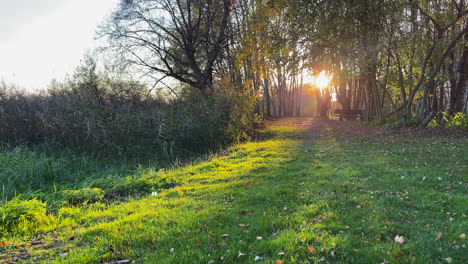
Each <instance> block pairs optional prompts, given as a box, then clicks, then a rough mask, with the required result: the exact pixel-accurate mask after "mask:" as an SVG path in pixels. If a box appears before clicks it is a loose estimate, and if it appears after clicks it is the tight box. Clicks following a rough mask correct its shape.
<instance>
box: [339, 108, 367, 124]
mask: <svg viewBox="0 0 468 264" xmlns="http://www.w3.org/2000/svg"><path fill="white" fill-rule="evenodd" d="M334 114H335V115H339V116H340V121H343V120H358V119H361V118H362V110H345V109H336V110H335V112H334Z"/></svg>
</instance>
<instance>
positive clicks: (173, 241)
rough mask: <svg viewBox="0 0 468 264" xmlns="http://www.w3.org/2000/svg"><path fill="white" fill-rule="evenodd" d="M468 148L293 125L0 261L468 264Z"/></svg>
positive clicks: (28, 239)
mask: <svg viewBox="0 0 468 264" xmlns="http://www.w3.org/2000/svg"><path fill="white" fill-rule="evenodd" d="M289 121H291V122H299V123H300V122H302V123H307V122H318V121H311V120H309V119H295V120H289ZM281 124H283V125H281ZM466 149H468V141H467V139H466V137H450V136H446V137H444V136H437V137H432V136H411V135H406V136H402V135H397V134H388V135H373V134H363V135H356V134H345V133H342V132H340V131H332V130H330V129H329V125H327V124H326V123H325V124H317V125H316V126H313V128H312V129H311V130H309V129H307V128H305V127H293V126H292V125H291V124H290V123H288V120H287V121H286V122H281V123H279V124H278V125H272V126H269V127H267V128H266V129H265V130H264V131H262V133H261V134H260V136H259V140H258V141H256V142H250V143H245V144H240V145H238V146H235V147H232V148H231V149H230V151H229V153H228V154H226V153H227V152H225V153H224V154H222V155H219V156H215V157H211V158H209V159H207V160H206V161H200V162H194V163H193V164H189V165H187V166H184V167H179V168H174V169H171V170H167V171H160V170H157V169H154V170H151V169H145V170H141V171H138V172H134V175H132V176H129V177H128V178H127V182H126V184H121V188H124V186H126V185H129V186H133V185H132V184H134V185H137V186H140V185H138V184H143V186H150V187H151V188H136V189H138V190H143V191H141V192H139V193H138V194H139V196H125V197H126V198H125V199H117V200H116V199H111V200H102V201H101V202H95V203H84V204H79V205H71V204H64V205H63V206H61V207H60V208H59V209H57V211H56V212H55V213H49V214H48V215H47V218H48V220H47V221H45V224H44V225H42V227H41V228H36V229H34V230H35V231H34V232H30V233H29V234H28V232H23V233H20V232H16V233H15V231H14V230H13V231H10V232H4V233H2V234H0V241H2V242H1V243H2V244H0V245H3V246H1V247H0V261H2V260H3V261H5V262H7V261H18V262H22V261H23V262H32V261H37V262H43V263H54V262H55V263H99V262H104V263H106V262H107V263H112V262H113V261H116V260H125V259H130V260H132V261H134V262H135V263H275V261H280V260H281V261H283V262H284V263H385V262H387V263H448V262H449V261H451V262H452V263H466V261H467V258H466V255H467V249H466V238H464V235H463V234H466V233H467V232H468V230H467V229H468V227H467V226H468V221H467V216H466V215H467V214H468V202H467V198H468V193H467V191H466V190H467V182H466V179H467V176H468V171H467V167H466V166H467V165H466V164H468V153H467V152H466ZM104 181H106V180H104ZM116 182H117V181H114V183H116ZM134 182H139V183H138V184H135V183H134ZM161 183H164V184H166V185H164V184H161ZM167 183H171V184H172V185H167ZM145 184H146V185H145ZM105 186H108V185H105ZM171 186H174V187H171ZM91 187H95V186H91ZM132 188H133V187H132ZM108 189H109V190H108V192H111V191H112V190H111V188H110V187H109V186H108ZM155 192H157V194H156V193H155ZM130 193H131V192H130ZM151 193H153V194H154V195H151ZM23 227H24V226H23ZM397 235H399V236H403V237H404V240H405V242H404V243H403V244H399V243H396V242H395V240H394V238H395V236H397ZM465 236H466V235H465ZM7 242H8V243H7ZM25 252H27V253H25ZM256 258H257V261H255V259H256ZM21 259H23V260H21ZM276 263H281V262H276Z"/></svg>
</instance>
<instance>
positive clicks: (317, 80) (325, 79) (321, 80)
mask: <svg viewBox="0 0 468 264" xmlns="http://www.w3.org/2000/svg"><path fill="white" fill-rule="evenodd" d="M313 80H314V81H313V83H314V85H315V86H317V87H318V88H320V89H323V88H325V87H327V86H328V84H330V81H331V78H330V76H328V75H327V74H326V73H325V72H324V71H322V72H320V74H319V75H318V76H314V77H313Z"/></svg>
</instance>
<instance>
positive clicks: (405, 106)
mask: <svg viewBox="0 0 468 264" xmlns="http://www.w3.org/2000/svg"><path fill="white" fill-rule="evenodd" d="M467 31H468V8H467V4H466V2H465V1H463V0H458V1H456V0H383V1H373V0H338V1H327V0H275V1H271V0H220V1H214V0H152V1H149V0H125V1H122V2H121V4H120V6H119V8H118V9H116V10H115V11H114V13H113V15H112V16H111V17H110V18H109V19H108V20H107V22H106V23H105V24H103V25H102V27H101V29H100V31H99V35H100V36H101V37H107V39H108V40H109V47H108V49H110V50H113V51H115V52H116V53H115V54H119V56H121V57H122V58H123V59H124V61H126V62H128V63H129V64H130V65H132V66H133V67H139V68H141V69H144V70H145V73H146V74H147V75H148V76H149V77H150V78H152V79H153V80H154V82H155V83H158V82H160V81H161V80H163V79H165V78H173V79H175V80H178V81H180V82H182V83H186V84H188V85H189V86H190V87H193V88H194V89H196V90H199V91H200V93H201V94H202V95H203V96H205V97H207V96H210V95H212V94H213V93H216V88H214V86H213V84H214V83H216V82H219V81H220V80H229V82H230V83H231V84H233V85H235V86H236V87H237V90H238V92H239V93H245V94H249V95H252V96H255V97H256V98H257V106H256V109H255V111H256V112H257V113H258V114H261V115H263V116H267V117H270V116H293V115H300V112H301V106H300V104H301V95H302V94H303V93H304V91H303V90H304V89H305V86H304V83H303V82H304V75H306V74H314V73H318V72H321V71H326V72H328V73H329V74H330V75H332V76H333V81H332V83H331V85H330V86H329V87H328V88H326V89H323V90H322V91H319V92H318V91H317V92H318V94H319V95H320V96H319V97H318V100H319V101H320V102H319V103H318V105H319V108H320V110H319V114H320V115H326V113H327V110H328V108H329V107H330V101H331V100H332V98H333V97H336V100H337V101H338V102H339V104H340V105H341V107H342V108H343V109H361V110H363V111H364V119H365V120H368V121H372V120H379V121H381V120H386V119H391V118H397V119H403V120H406V121H408V120H413V121H414V122H417V123H418V124H419V125H421V126H427V125H428V124H429V123H430V122H437V123H439V124H442V123H444V120H447V119H446V117H449V116H452V115H454V114H456V113H458V112H461V113H465V114H466V113H467V112H468V85H467V66H468V65H467V64H468V48H467Z"/></svg>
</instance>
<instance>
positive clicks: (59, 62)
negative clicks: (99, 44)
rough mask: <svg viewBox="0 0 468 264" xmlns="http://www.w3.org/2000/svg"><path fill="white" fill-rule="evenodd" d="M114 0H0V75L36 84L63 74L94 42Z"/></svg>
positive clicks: (30, 85) (26, 85) (31, 86)
mask: <svg viewBox="0 0 468 264" xmlns="http://www.w3.org/2000/svg"><path fill="white" fill-rule="evenodd" d="M118 2H119V0H0V80H1V79H4V80H6V81H9V82H13V83H15V84H18V85H20V86H21V87H23V88H26V89H41V88H44V87H45V86H47V84H49V83H50V81H51V80H52V79H53V78H56V79H58V80H61V79H63V77H64V76H65V75H66V74H67V73H71V72H72V71H73V69H74V68H75V67H76V65H78V64H79V63H80V59H81V58H82V57H83V54H84V53H85V51H86V50H87V49H93V48H94V47H95V46H96V41H95V40H94V38H95V31H96V28H97V26H98V24H100V23H101V22H102V21H103V19H104V18H105V17H106V16H107V15H109V14H110V12H111V11H112V9H114V8H115V7H117V5H118Z"/></svg>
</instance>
